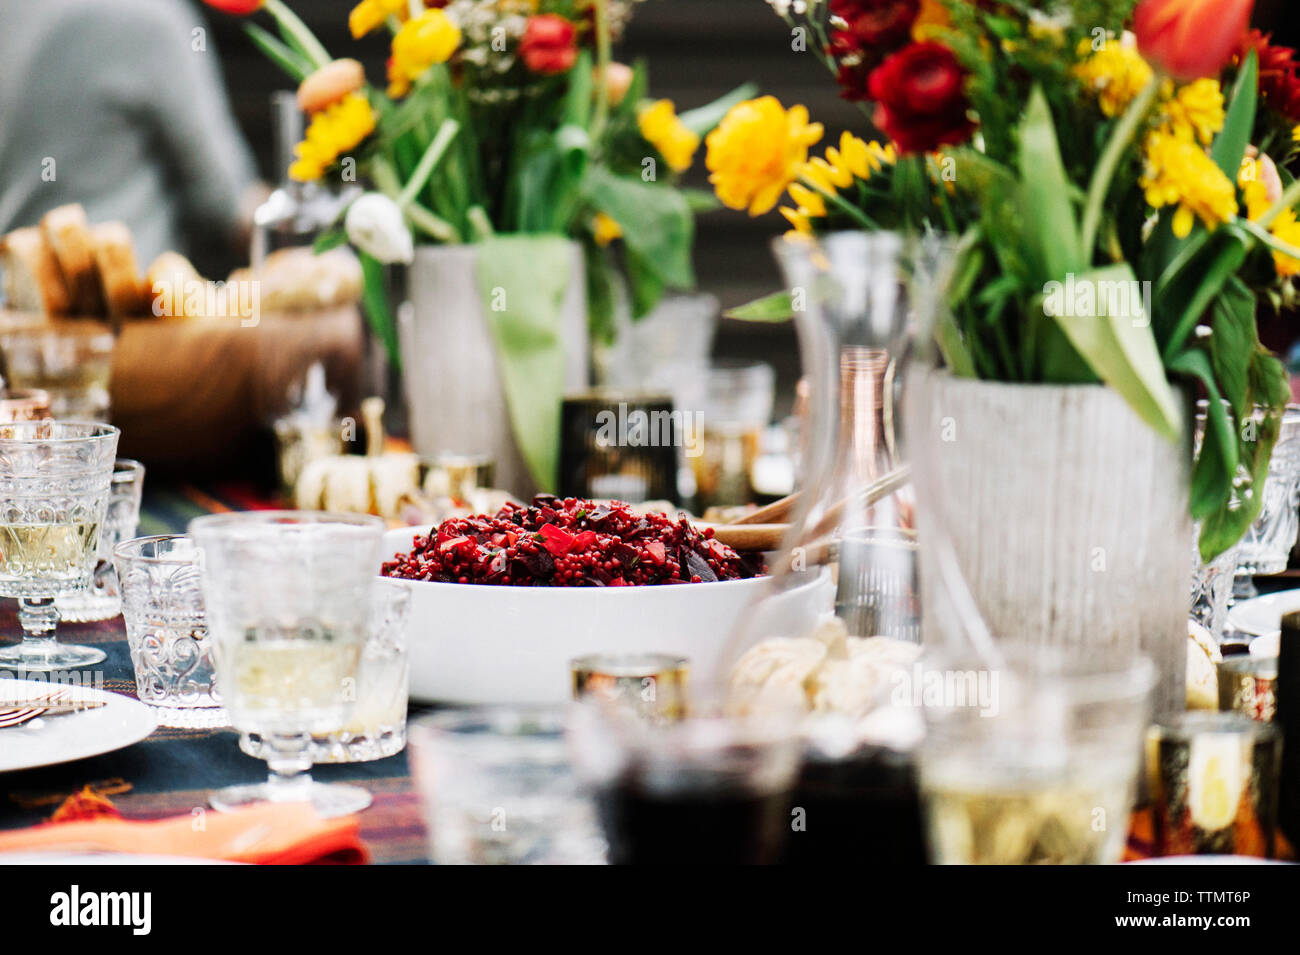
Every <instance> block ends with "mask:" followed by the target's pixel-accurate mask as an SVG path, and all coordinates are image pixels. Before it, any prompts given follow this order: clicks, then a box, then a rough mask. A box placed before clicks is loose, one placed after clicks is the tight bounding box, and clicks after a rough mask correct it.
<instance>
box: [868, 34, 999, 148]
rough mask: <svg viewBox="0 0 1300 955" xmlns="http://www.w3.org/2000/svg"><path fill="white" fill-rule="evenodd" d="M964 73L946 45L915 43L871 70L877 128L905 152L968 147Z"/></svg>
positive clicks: (972, 124) (971, 128) (968, 131)
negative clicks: (965, 144) (959, 145)
mask: <svg viewBox="0 0 1300 955" xmlns="http://www.w3.org/2000/svg"><path fill="white" fill-rule="evenodd" d="M964 80H965V74H964V73H963V72H962V68H961V64H959V63H958V62H957V58H956V57H955V56H953V53H952V50H950V49H948V48H947V47H946V46H944V45H943V44H942V43H932V42H926V43H913V44H911V45H910V46H905V47H903V49H901V50H899V51H898V52H897V53H895V54H893V55H892V56H889V57H887V58H886V59H885V61H884V62H883V63H881V64H880V66H879V67H877V68H876V69H875V70H873V71H872V73H871V77H870V79H869V81H868V85H867V90H868V92H869V93H870V95H871V98H872V99H873V100H875V101H876V104H877V109H876V115H875V117H874V118H875V122H876V125H877V126H879V127H880V128H881V130H883V131H884V133H885V135H887V136H888V137H889V138H890V139H892V140H893V141H894V142H895V143H896V144H897V146H898V148H899V150H900V151H901V152H904V153H923V152H930V151H931V150H934V149H936V148H937V147H939V146H943V145H947V144H951V143H960V142H964V141H965V140H966V139H967V138H968V137H969V136H970V134H971V130H973V129H974V123H972V122H971V120H970V117H969V116H968V115H967V105H968V104H967V102H966V94H965V92H964V91H963V89H962V85H963V82H964Z"/></svg>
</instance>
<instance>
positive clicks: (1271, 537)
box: [1235, 405, 1300, 599]
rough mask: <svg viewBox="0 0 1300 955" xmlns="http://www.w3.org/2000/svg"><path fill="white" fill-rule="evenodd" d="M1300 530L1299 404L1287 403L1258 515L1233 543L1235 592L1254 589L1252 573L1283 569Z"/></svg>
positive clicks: (1247, 593)
mask: <svg viewBox="0 0 1300 955" xmlns="http://www.w3.org/2000/svg"><path fill="white" fill-rule="evenodd" d="M1297 531H1300V405H1287V407H1286V411H1285V412H1284V413H1283V414H1282V430H1281V431H1280V432H1279V433H1278V436H1277V444H1275V445H1274V446H1273V457H1272V458H1270V459H1269V463H1268V477H1267V478H1266V479H1265V482H1264V503H1263V506H1262V507H1261V508H1260V511H1259V516H1258V517H1257V518H1255V522H1254V523H1253V524H1251V526H1250V528H1249V529H1248V530H1247V531H1246V533H1245V535H1244V536H1243V537H1242V538H1241V542H1240V543H1239V544H1238V545H1237V576H1238V578H1241V580H1240V581H1239V583H1238V585H1237V589H1236V594H1235V596H1236V597H1237V598H1238V599H1241V598H1244V597H1252V596H1255V594H1256V593H1257V592H1258V591H1256V590H1255V588H1254V586H1253V584H1252V583H1251V580H1250V578H1251V577H1252V576H1253V575H1255V574H1280V573H1281V572H1282V571H1284V570H1286V565H1287V560H1288V558H1289V557H1290V556H1291V548H1292V547H1294V546H1295V542H1296V534H1297Z"/></svg>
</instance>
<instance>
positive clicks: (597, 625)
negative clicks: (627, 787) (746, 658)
mask: <svg viewBox="0 0 1300 955" xmlns="http://www.w3.org/2000/svg"><path fill="white" fill-rule="evenodd" d="M428 532H429V528H428V527H427V526H423V527H404V528H400V529H398V530H393V531H389V532H388V533H387V534H386V535H384V549H383V555H384V560H392V559H393V555H394V554H398V553H403V554H404V553H409V552H410V550H411V547H412V546H413V543H414V540H415V538H416V537H417V536H419V535H423V534H427V533H428ZM409 583H410V585H411V616H410V620H409V623H408V624H407V626H408V628H409V635H410V640H411V697H412V698H413V699H416V700H424V701H430V702H440V703H466V704H487V703H513V704H548V703H562V702H564V701H565V700H568V699H570V698H571V694H572V686H571V682H570V679H571V678H570V675H569V661H570V660H572V659H573V658H575V657H580V656H584V655H586V654H589V653H672V654H676V655H678V656H683V657H686V658H687V659H689V660H690V664H691V677H692V679H694V680H697V681H698V680H708V679H712V678H713V677H714V676H716V675H718V674H719V673H720V671H721V668H722V667H723V666H725V664H726V662H727V661H724V660H723V659H722V656H723V654H724V653H725V652H726V650H727V646H726V644H727V640H728V638H729V637H730V636H731V632H732V628H733V625H734V624H735V622H736V621H737V620H738V619H739V617H740V615H741V613H742V612H743V611H744V610H745V609H746V608H747V607H749V606H750V605H751V604H752V603H753V602H754V601H755V600H756V599H758V598H759V597H760V596H762V595H763V593H764V592H765V591H766V590H767V589H768V587H769V584H770V581H769V579H768V578H765V577H759V578H754V579H750V580H727V581H718V582H716V583H707V584H681V585H678V586H667V587H493V586H488V585H483V584H443V583H428V582H426V581H410V582H409ZM833 600H834V587H833V585H832V583H831V579H830V574H829V573H828V572H826V571H825V570H823V571H821V572H820V573H816V572H810V573H809V574H808V575H807V582H806V583H803V584H800V585H799V586H796V587H794V588H792V589H791V590H789V591H787V592H785V593H783V594H782V595H781V596H780V597H779V598H777V599H775V600H774V601H773V602H772V604H771V606H770V608H769V612H767V613H765V614H764V617H763V620H764V635H780V634H785V635H787V636H788V635H796V634H799V633H801V632H803V631H804V630H806V629H807V628H808V627H810V626H811V625H812V624H813V623H814V622H815V621H816V619H817V618H818V617H819V616H821V615H822V614H824V613H827V612H829V611H830V610H831V606H832V603H833Z"/></svg>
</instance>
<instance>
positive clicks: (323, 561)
mask: <svg viewBox="0 0 1300 955" xmlns="http://www.w3.org/2000/svg"><path fill="white" fill-rule="evenodd" d="M384 526H385V525H384V522H383V521H382V520H381V519H380V518H377V517H367V516H362V515H341V514H326V513H318V512H300V511H261V512H252V513H244V514H213V515H208V516H205V517H200V518H196V519H195V520H194V521H192V522H191V523H190V536H191V537H193V538H194V541H195V543H196V544H198V545H199V547H200V548H201V549H202V551H203V557H202V564H203V590H204V597H205V602H206V605H207V612H208V635H209V637H210V638H211V639H212V640H213V651H214V655H215V662H216V670H217V680H218V682H219V683H220V684H221V687H222V696H223V699H224V701H225V704H226V710H227V712H229V714H230V722H231V725H232V726H234V728H235V729H236V730H238V731H239V732H241V733H251V734H257V735H258V736H260V737H261V738H262V739H263V740H264V741H265V751H264V758H265V759H266V761H267V764H268V767H269V769H270V773H269V775H268V777H267V781H266V782H265V783H261V784H256V785H249V786H232V787H229V788H226V789H222V790H218V791H216V792H214V793H212V795H211V802H212V805H213V807H214V808H216V809H219V810H231V809H235V808H238V807H240V806H244V805H248V804H249V803H255V802H264V801H271V802H310V803H311V804H312V805H313V806H314V807H315V809H316V811H317V812H318V813H319V814H320V815H322V816H338V815H344V814H347V813H351V812H357V811H358V810H361V809H364V808H365V807H366V806H368V805H369V804H370V794H369V792H367V791H366V790H365V789H362V788H360V787H358V786H344V785H340V784H324V783H317V782H315V781H313V780H312V778H311V766H312V762H313V760H312V751H311V740H312V737H313V736H319V735H327V734H330V733H334V732H337V731H339V730H341V729H342V728H344V727H345V726H346V724H347V720H348V719H349V717H350V716H351V713H352V709H353V704H354V702H355V701H356V699H357V681H358V679H359V678H360V676H361V673H360V668H361V661H362V652H363V650H364V647H365V643H366V637H367V634H368V632H369V618H370V600H369V594H370V588H371V584H372V582H373V580H374V578H375V575H376V573H377V570H378V568H379V547H380V538H381V537H382V535H383V532H384Z"/></svg>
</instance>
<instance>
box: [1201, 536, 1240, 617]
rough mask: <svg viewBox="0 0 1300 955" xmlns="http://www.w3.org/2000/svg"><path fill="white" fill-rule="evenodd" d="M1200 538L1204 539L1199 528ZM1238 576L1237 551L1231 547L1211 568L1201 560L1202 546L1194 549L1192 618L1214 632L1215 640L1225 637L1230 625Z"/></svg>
mask: <svg viewBox="0 0 1300 955" xmlns="http://www.w3.org/2000/svg"><path fill="white" fill-rule="evenodd" d="M1196 537H1197V538H1199V537H1200V529H1199V528H1198V529H1197V533H1196ZM1236 572H1237V548H1236V547H1229V548H1228V549H1227V550H1225V551H1224V552H1223V553H1222V554H1220V555H1219V556H1218V557H1216V558H1214V560H1212V561H1210V562H1209V563H1208V564H1207V563H1205V562H1204V561H1203V560H1201V550H1200V546H1199V545H1198V544H1195V543H1194V544H1193V545H1192V606H1191V617H1192V619H1193V620H1195V621H1196V622H1197V623H1199V624H1200V625H1201V626H1203V627H1204V628H1205V629H1206V630H1208V631H1210V636H1212V637H1213V638H1214V639H1215V640H1219V639H1221V638H1222V637H1223V628H1224V627H1225V626H1226V625H1227V623H1228V604H1229V603H1230V602H1231V599H1232V582H1233V577H1234V575H1235V574H1236Z"/></svg>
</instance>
